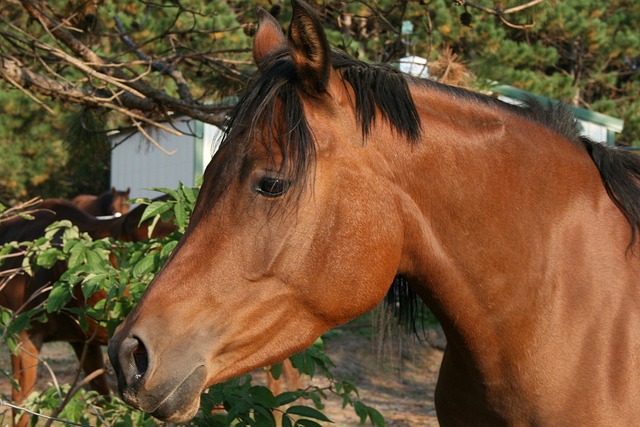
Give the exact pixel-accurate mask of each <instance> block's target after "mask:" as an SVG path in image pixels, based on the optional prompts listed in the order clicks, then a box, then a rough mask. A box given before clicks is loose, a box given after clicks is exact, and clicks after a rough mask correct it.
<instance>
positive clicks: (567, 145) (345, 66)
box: [109, 1, 640, 425]
mask: <svg viewBox="0 0 640 427" xmlns="http://www.w3.org/2000/svg"><path fill="white" fill-rule="evenodd" d="M259 24H260V26H259V30H258V32H257V34H256V36H255V41H254V47H253V52H254V57H255V60H256V62H257V64H258V67H259V70H260V75H259V76H257V77H256V79H255V80H254V81H253V82H252V83H251V85H250V86H249V88H248V89H247V91H246V93H245V95H244V96H243V97H242V99H241V100H240V101H239V104H238V106H237V107H236V109H235V111H234V112H233V114H232V115H231V116H230V122H229V126H228V128H227V129H228V134H227V135H226V140H225V142H224V143H223V144H222V146H221V148H220V150H219V151H218V152H217V153H216V155H215V156H214V158H213V160H212V162H211V163H210V165H209V166H208V168H207V170H206V172H205V177H204V183H203V185H202V188H201V191H200V194H199V197H198V200H197V203H196V207H195V211H194V214H193V216H192V219H191V223H190V225H189V227H188V229H187V232H186V233H185V235H184V236H183V238H182V241H181V242H180V244H179V245H178V247H177V248H176V250H175V251H174V252H173V254H172V256H171V257H170V259H169V260H168V262H167V263H166V265H165V266H164V267H163V269H162V270H161V271H160V273H159V274H158V275H157V276H156V278H155V280H154V281H153V282H152V283H151V285H150V286H149V288H148V289H147V291H146V293H145V294H144V296H143V297H142V299H141V301H140V303H139V304H138V306H137V307H136V308H135V309H134V310H133V311H132V312H131V314H130V315H129V316H128V318H127V319H126V321H125V322H124V323H123V324H122V325H121V326H120V328H119V330H118V332H116V334H115V335H114V337H113V338H112V340H111V342H110V345H109V355H110V358H111V361H112V364H113V365H114V367H115V369H116V371H117V373H118V380H119V388H120V392H121V394H122V396H123V398H124V399H125V400H126V401H127V402H128V403H130V404H131V405H133V406H135V407H138V408H141V409H143V410H144V411H147V412H150V413H152V414H153V415H154V416H156V417H158V418H160V419H165V420H171V421H182V420H187V419H189V418H191V417H193V416H194V414H195V413H196V411H197V409H198V403H199V394H200V393H201V392H202V390H203V389H204V388H206V387H207V386H209V385H211V384H214V383H217V382H219V381H223V380H225V379H227V378H230V377H233V376H236V375H239V374H242V373H244V372H247V371H250V370H252V369H254V368H256V367H258V366H262V365H266V364H270V363H273V362H276V361H279V360H282V359H283V358H285V357H286V356H288V355H290V354H292V353H294V352H296V351H299V350H300V349H303V348H305V347H307V346H309V345H310V344H311V343H312V342H313V341H314V340H315V339H316V337H318V336H319V335H320V334H322V333H323V332H325V331H327V330H328V329H329V328H331V327H333V326H335V325H338V324H340V323H343V322H346V321H348V320H350V319H352V318H354V317H356V316H359V315H360V314H362V313H364V312H366V311H368V310H370V309H371V308H373V307H375V306H376V305H377V304H378V303H379V302H380V301H381V300H382V299H383V297H384V296H385V294H386V293H387V291H388V290H389V287H390V284H391V283H392V282H394V278H396V277H403V280H407V281H408V283H409V284H410V288H411V289H412V290H413V291H414V292H416V293H417V294H418V295H419V297H420V298H421V299H422V300H423V301H424V302H425V303H426V304H427V305H428V306H429V308H430V309H431V310H432V311H433V312H434V314H435V315H436V316H437V318H438V319H439V321H440V322H441V324H442V327H443V329H444V331H445V333H446V336H447V340H448V346H447V348H446V350H445V353H444V358H443V361H442V367H441V371H440V376H439V380H438V385H437V389H436V395H435V399H436V408H437V413H438V418H439V421H440V423H441V424H442V425H504V424H512V425H636V424H637V423H638V421H639V420H640V387H639V384H640V356H639V354H640V323H639V320H638V319H640V260H639V259H638V257H637V255H636V252H634V251H637V249H636V248H637V246H636V244H637V239H636V238H637V233H638V230H639V227H640V220H639V214H638V213H639V212H640V205H639V204H640V189H639V188H638V182H639V181H640V162H639V161H638V159H637V158H636V157H635V156H634V155H633V154H631V153H629V152H626V151H622V150H616V149H613V148H609V147H606V146H604V145H601V144H598V143H594V142H591V141H589V140H587V139H584V138H581V137H580V136H579V132H578V129H577V126H576V123H575V119H574V118H573V116H572V115H571V112H570V111H569V110H568V109H566V108H565V107H563V106H560V105H550V106H542V105H537V104H535V103H530V105H529V106H528V107H525V108H522V107H516V106H510V105H506V104H504V103H502V102H500V101H498V100H495V99H493V98H490V97H486V96H483V95H479V94H475V93H471V92H468V91H465V90H462V89H459V88H453V87H447V86H444V85H441V84H438V83H436V82H433V81H428V80H417V79H414V78H410V77H406V76H404V75H401V74H400V73H399V72H396V71H394V70H392V69H389V68H386V67H383V66H372V65H369V64H365V63H362V62H359V61H356V60H353V59H350V58H348V57H345V56H344V55H342V54H340V53H336V52H331V51H330V50H329V47H328V42H327V39H326V36H325V33H324V31H323V29H322V25H321V22H320V21H319V19H318V18H317V17H316V15H315V14H314V13H313V12H312V10H311V9H310V8H309V7H308V6H306V5H305V4H303V3H302V2H301V1H294V10H293V17H292V21H291V25H290V28H289V35H288V37H287V38H285V36H283V35H282V33H281V30H280V27H279V25H278V23H277V22H276V21H275V19H273V18H272V17H270V16H269V15H268V13H266V12H265V11H263V10H262V11H260V23H259Z"/></svg>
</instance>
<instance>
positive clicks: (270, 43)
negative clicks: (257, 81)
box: [253, 7, 286, 71]
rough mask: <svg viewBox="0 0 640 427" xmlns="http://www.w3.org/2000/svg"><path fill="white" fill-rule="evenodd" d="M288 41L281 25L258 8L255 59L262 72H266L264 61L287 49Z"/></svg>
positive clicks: (254, 47) (254, 43)
mask: <svg viewBox="0 0 640 427" xmlns="http://www.w3.org/2000/svg"><path fill="white" fill-rule="evenodd" d="M285 43H286V39H285V37H284V34H283V33H282V29H281V28H280V24H279V23H278V21H277V20H276V18H274V17H273V16H272V15H271V14H270V13H269V12H267V11H266V10H264V9H263V8H261V7H259V8H258V31H257V32H256V36H255V38H254V39H253V59H254V60H255V61H256V65H257V66H258V69H259V70H260V71H264V61H265V59H266V58H267V57H268V56H269V55H271V54H272V53H274V52H276V51H278V50H283V49H285V46H286V44H285Z"/></svg>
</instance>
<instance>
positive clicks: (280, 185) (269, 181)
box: [256, 177, 291, 197]
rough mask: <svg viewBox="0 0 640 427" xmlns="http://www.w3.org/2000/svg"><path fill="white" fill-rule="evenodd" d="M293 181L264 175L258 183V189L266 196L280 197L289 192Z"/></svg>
mask: <svg viewBox="0 0 640 427" xmlns="http://www.w3.org/2000/svg"><path fill="white" fill-rule="evenodd" d="M290 185H291V183H290V182H289V181H285V180H283V179H278V178H270V177H264V178H262V179H261V180H260V182H259V183H258V186H257V188H256V191H257V192H258V193H260V194H262V195H263V196H265V197H278V196H282V195H283V194H284V193H286V192H287V190H288V189H289V187H290Z"/></svg>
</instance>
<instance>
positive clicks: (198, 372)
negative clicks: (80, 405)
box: [109, 334, 206, 422]
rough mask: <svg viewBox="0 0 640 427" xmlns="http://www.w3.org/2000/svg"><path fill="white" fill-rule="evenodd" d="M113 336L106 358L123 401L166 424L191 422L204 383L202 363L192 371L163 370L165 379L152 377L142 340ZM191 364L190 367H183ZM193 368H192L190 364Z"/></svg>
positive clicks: (151, 364)
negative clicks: (166, 375)
mask: <svg viewBox="0 0 640 427" xmlns="http://www.w3.org/2000/svg"><path fill="white" fill-rule="evenodd" d="M118 335H119V334H116V335H115V336H114V337H113V339H112V340H111V341H110V343H109V359H110V360H111V364H112V365H113V368H114V370H115V372H116V376H117V379H118V390H119V392H120V395H121V396H122V399H123V400H124V401H125V402H126V403H128V404H129V405H131V406H133V407H134V408H137V409H140V410H142V411H144V412H147V413H150V414H151V415H153V416H154V417H156V418H158V419H160V420H163V421H168V422H185V421H188V420H190V419H192V418H193V417H194V416H195V415H196V413H197V412H198V408H199V406H200V394H201V393H202V391H203V389H204V386H205V383H206V370H205V367H204V364H197V365H195V366H196V368H195V369H193V370H192V371H191V372H187V373H184V372H181V369H180V367H183V366H185V364H180V365H181V366H180V367H176V369H170V368H165V369H161V370H159V371H162V372H168V373H169V374H168V375H169V376H168V377H166V378H159V377H158V376H154V372H156V369H155V366H154V365H153V363H154V358H153V357H152V356H151V355H150V353H149V351H148V350H147V347H146V346H145V344H144V342H143V341H142V339H140V338H139V337H136V336H134V335H127V336H126V337H124V338H122V337H119V336H118ZM186 365H190V364H186ZM190 366H194V365H190Z"/></svg>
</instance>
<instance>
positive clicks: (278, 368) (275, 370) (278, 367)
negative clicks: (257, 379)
mask: <svg viewBox="0 0 640 427" xmlns="http://www.w3.org/2000/svg"><path fill="white" fill-rule="evenodd" d="M283 366H284V365H283V364H282V362H280V363H276V364H275V365H271V368H270V369H269V372H271V376H272V377H273V379H274V380H277V379H279V378H280V375H282V367H283Z"/></svg>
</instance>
